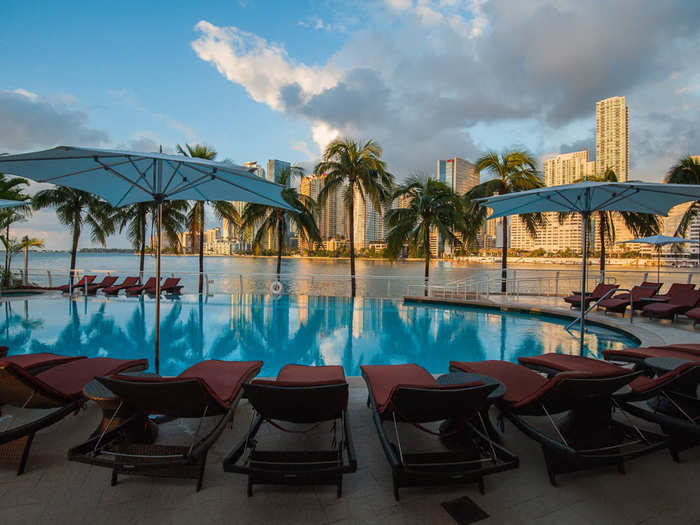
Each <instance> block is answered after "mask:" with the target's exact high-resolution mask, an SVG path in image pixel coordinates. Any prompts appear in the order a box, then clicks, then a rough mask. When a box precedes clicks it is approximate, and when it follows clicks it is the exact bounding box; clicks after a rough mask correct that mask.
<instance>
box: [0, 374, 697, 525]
mask: <svg viewBox="0 0 700 525" xmlns="http://www.w3.org/2000/svg"><path fill="white" fill-rule="evenodd" d="M351 383H352V384H353V385H355V384H356V381H352V382H351ZM350 392H351V403H350V411H349V417H350V421H351V424H352V430H353V438H354V441H355V445H356V450H357V457H358V462H359V469H358V471H357V472H356V473H354V474H349V475H347V476H346V477H345V481H344V492H343V497H342V498H341V499H337V498H336V496H335V487H317V488H313V487H274V486H256V488H255V494H254V496H253V497H252V498H248V497H247V496H246V491H245V478H244V477H243V476H239V475H235V474H228V473H225V472H223V470H222V468H221V460H222V458H223V457H224V455H225V454H227V453H228V451H229V450H230V449H231V447H232V446H233V444H234V443H235V442H236V441H237V439H238V437H239V436H240V435H241V434H242V432H243V431H244V429H245V428H246V425H247V423H248V417H249V406H248V404H247V402H245V401H243V402H241V404H240V406H239V408H238V412H237V415H236V423H235V424H234V427H233V429H232V430H227V431H226V432H225V433H224V434H223V435H222V437H221V438H220V439H219V441H218V442H217V444H216V445H215V446H214V448H213V449H212V452H211V453H210V455H209V464H208V467H207V472H206V475H205V479H204V488H203V489H202V491H201V492H199V493H196V492H195V490H194V489H195V486H194V482H190V481H180V480H151V479H149V478H138V477H131V478H130V477H123V478H120V483H119V484H118V485H117V486H116V487H110V486H109V480H110V472H109V471H108V470H106V469H101V468H97V467H90V466H88V465H83V464H78V463H72V462H68V461H67V460H66V450H67V449H68V447H69V446H71V445H74V444H77V443H79V442H81V441H82V440H84V439H85V438H86V437H87V435H88V434H89V433H90V431H91V430H92V429H94V428H95V426H96V424H97V422H98V421H99V418H100V417H101V414H100V411H99V409H98V408H97V407H96V406H95V405H91V404H90V405H88V407H87V409H86V410H85V411H83V412H82V413H81V414H79V415H78V416H76V417H74V416H69V417H68V418H66V419H65V420H64V421H63V422H61V423H59V424H57V425H56V426H54V427H52V428H50V429H47V430H45V431H43V432H42V433H40V434H39V435H37V438H36V439H35V442H34V443H35V444H34V447H33V451H32V455H31V456H30V459H29V463H28V467H27V472H26V473H25V474H24V475H22V476H20V477H17V476H16V475H15V474H14V471H13V469H12V468H10V467H9V466H0V524H3V525H4V524H14V523H100V524H110V523H139V524H155V523H212V524H215V523H227V524H238V523H241V524H244V523H256V524H266V523H338V524H345V523H361V524H362V525H369V524H372V523H381V524H382V525H389V524H395V523H429V524H430V525H439V524H443V523H444V524H454V523H457V522H456V521H454V520H453V519H452V518H451V517H450V515H449V514H448V513H447V512H446V511H445V510H444V509H443V507H442V505H441V503H443V502H447V501H451V500H455V499H457V498H461V497H463V496H467V497H469V498H471V499H472V500H473V501H474V502H475V503H476V504H477V505H479V506H480V507H481V508H482V509H483V510H484V511H485V512H486V513H488V514H489V515H490V518H488V519H485V520H483V521H479V522H478V523H480V524H482V523H483V524H490V523H504V524H509V523H557V524H559V523H562V524H564V523H565V524H583V523H596V524H602V523H629V524H634V523H644V524H656V523H677V524H690V523H695V524H697V523H700V468H699V467H700V447H699V448H697V449H695V450H691V451H687V452H686V453H684V455H683V459H684V461H683V463H681V464H675V463H673V462H672V461H671V458H670V456H669V454H668V452H667V451H660V452H657V453H655V454H652V455H650V456H646V457H643V458H639V459H637V460H634V461H631V462H629V463H627V474H626V475H620V474H619V473H618V472H617V470H616V468H614V467H606V468H601V469H598V470H594V471H584V472H580V473H576V474H571V475H564V476H561V477H560V487H559V488H554V487H551V486H550V485H549V482H548V479H547V475H546V471H545V467H544V463H543V461H542V455H541V452H540V449H539V446H538V445H536V444H535V443H534V442H532V441H530V440H528V439H527V438H525V437H524V436H523V435H522V434H520V433H519V432H518V431H517V430H515V429H513V428H512V427H507V428H506V434H505V445H506V446H507V447H508V448H510V449H511V450H512V451H514V452H515V453H517V454H518V455H519V456H520V461H521V467H520V468H519V469H517V470H513V471H509V472H503V473H500V474H495V475H492V476H489V477H488V478H487V479H486V494H485V495H481V494H480V493H479V491H478V489H477V487H476V485H475V484H474V485H465V486H451V487H448V486H443V487H422V488H421V487H418V488H407V489H402V491H401V501H400V502H396V501H394V498H393V495H392V490H391V473H390V469H389V466H388V463H387V462H386V460H385V458H384V455H383V453H382V450H381V447H380V445H379V441H378V439H377V435H376V432H375V429H374V426H373V424H372V419H371V414H370V411H369V409H368V408H367V407H366V406H365V400H366V390H365V389H364V388H363V387H362V386H353V387H352V388H351V389H350Z"/></svg>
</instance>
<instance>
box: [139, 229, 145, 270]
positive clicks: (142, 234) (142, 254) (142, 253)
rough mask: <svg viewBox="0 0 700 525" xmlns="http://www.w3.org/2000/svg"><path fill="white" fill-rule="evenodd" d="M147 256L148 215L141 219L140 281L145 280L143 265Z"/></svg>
mask: <svg viewBox="0 0 700 525" xmlns="http://www.w3.org/2000/svg"><path fill="white" fill-rule="evenodd" d="M145 257H146V217H142V221H141V253H140V254H139V283H141V282H143V266H144V259H145Z"/></svg>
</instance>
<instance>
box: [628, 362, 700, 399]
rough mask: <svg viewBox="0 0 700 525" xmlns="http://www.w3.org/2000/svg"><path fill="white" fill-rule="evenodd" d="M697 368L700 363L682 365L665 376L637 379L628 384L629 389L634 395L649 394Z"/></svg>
mask: <svg viewBox="0 0 700 525" xmlns="http://www.w3.org/2000/svg"><path fill="white" fill-rule="evenodd" d="M698 366H700V363H697V362H693V363H684V364H682V365H681V366H679V367H678V368H675V369H673V370H669V371H668V372H666V373H665V374H663V375H660V376H659V377H655V378H653V379H652V378H650V377H639V378H637V379H635V380H634V381H632V382H631V383H630V387H631V388H632V390H634V391H635V392H636V393H638V394H644V393H646V392H650V391H651V390H655V389H656V388H658V387H663V386H664V385H666V384H668V383H671V382H672V381H675V380H676V379H677V378H678V377H679V376H680V375H681V374H683V373H685V372H686V371H688V370H690V369H691V368H695V367H698Z"/></svg>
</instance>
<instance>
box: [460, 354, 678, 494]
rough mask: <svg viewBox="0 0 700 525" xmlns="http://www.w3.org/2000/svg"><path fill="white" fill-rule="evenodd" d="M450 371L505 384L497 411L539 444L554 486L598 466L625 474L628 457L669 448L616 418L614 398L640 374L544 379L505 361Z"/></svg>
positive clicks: (627, 372)
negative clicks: (568, 475)
mask: <svg viewBox="0 0 700 525" xmlns="http://www.w3.org/2000/svg"><path fill="white" fill-rule="evenodd" d="M450 369H451V370H453V371H464V372H472V373H477V374H484V375H488V376H491V377H493V378H495V379H498V380H499V381H501V382H502V383H503V384H504V385H505V387H506V393H505V395H504V396H503V397H502V398H501V400H500V401H499V402H498V407H499V408H500V410H501V412H502V413H503V414H504V415H505V416H506V417H507V418H508V419H509V420H510V421H511V422H512V423H513V424H514V425H515V426H516V427H517V428H518V429H520V430H521V431H522V432H523V433H525V434H526V435H527V436H528V437H530V438H532V439H534V440H535V441H537V442H538V443H540V445H541V446H542V452H543V454H544V460H545V464H546V466H547V473H548V474H549V481H550V483H551V484H552V485H554V486H556V484H557V482H556V475H557V474H561V473H565V472H573V471H576V470H580V469H583V468H587V467H591V466H597V465H617V467H618V470H619V471H620V472H624V461H625V460H626V459H630V458H633V457H636V456H639V455H642V454H645V453H648V452H652V451H654V450H658V449H661V448H664V447H667V446H668V443H667V440H666V437H665V436H662V435H659V434H655V433H652V432H649V431H646V430H639V429H637V428H635V427H632V426H630V425H628V424H626V423H623V422H621V421H619V420H617V419H614V418H613V417H612V408H613V399H612V394H613V393H614V392H616V391H618V390H619V389H620V388H622V387H624V386H625V385H628V384H630V383H631V382H632V381H633V380H635V379H637V378H638V377H640V375H641V374H642V372H641V371H630V370H626V369H623V368H619V367H616V369H615V370H614V371H612V372H610V371H606V372H602V373H600V372H599V373H591V372H562V373H559V374H556V375H555V376H553V377H552V378H550V379H546V378H545V377H543V376H542V375H540V374H538V373H537V372H534V371H532V370H530V369H529V368H526V367H524V366H522V365H516V364H513V363H508V362H505V361H481V362H477V363H463V362H455V361H453V362H451V363H450ZM545 429H549V431H545Z"/></svg>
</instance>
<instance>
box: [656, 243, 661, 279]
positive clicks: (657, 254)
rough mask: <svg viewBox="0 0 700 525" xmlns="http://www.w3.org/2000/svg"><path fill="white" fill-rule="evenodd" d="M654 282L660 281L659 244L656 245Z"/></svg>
mask: <svg viewBox="0 0 700 525" xmlns="http://www.w3.org/2000/svg"><path fill="white" fill-rule="evenodd" d="M656 282H657V283H660V282H661V245H660V244H659V245H658V246H657V247H656Z"/></svg>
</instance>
